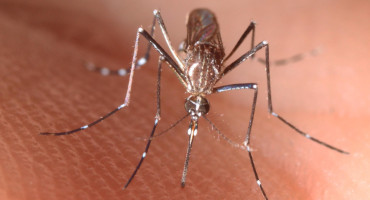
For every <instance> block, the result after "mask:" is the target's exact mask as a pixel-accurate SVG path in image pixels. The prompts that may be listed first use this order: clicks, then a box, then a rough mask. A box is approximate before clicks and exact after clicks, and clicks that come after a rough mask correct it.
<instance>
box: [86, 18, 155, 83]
mask: <svg viewBox="0 0 370 200" xmlns="http://www.w3.org/2000/svg"><path fill="white" fill-rule="evenodd" d="M155 22H156V18H155V17H154V18H153V23H152V27H151V30H150V35H151V36H152V37H154V31H155ZM151 47H152V45H151V43H150V42H149V43H148V46H147V49H146V51H145V54H144V56H143V57H141V58H140V59H139V60H137V62H136V66H135V69H138V68H140V67H141V66H143V65H145V64H146V63H147V62H148V61H149V58H150V49H151ZM85 66H86V68H87V69H88V70H89V71H94V72H97V73H100V74H101V75H103V76H110V75H113V76H115V75H117V76H126V75H127V74H129V73H130V69H125V68H120V69H115V70H113V69H109V68H108V67H104V66H97V65H95V63H93V62H86V63H85Z"/></svg>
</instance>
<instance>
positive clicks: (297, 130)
mask: <svg viewBox="0 0 370 200" xmlns="http://www.w3.org/2000/svg"><path fill="white" fill-rule="evenodd" d="M263 47H265V59H266V63H265V64H266V76H267V99H268V110H269V113H270V114H271V115H272V116H274V117H277V118H278V119H280V120H281V121H282V122H284V123H285V124H286V125H288V126H289V127H291V128H292V129H294V130H295V131H296V132H297V133H299V134H301V135H302V136H304V137H306V138H307V139H310V140H312V141H314V142H316V143H318V144H321V145H323V146H325V147H327V148H329V149H332V150H334V151H337V152H339V153H343V154H349V153H348V152H346V151H343V150H341V149H338V148H336V147H333V146H331V145H329V144H327V143H325V142H322V141H320V140H318V139H316V138H314V137H312V136H310V135H309V134H307V133H305V132H303V131H301V130H300V129H298V128H297V127H295V126H294V125H292V124H291V123H289V122H288V121H286V120H285V119H284V118H282V117H281V116H279V115H278V114H277V113H275V112H274V111H273V109H272V99H271V84H270V62H269V45H268V42H267V41H263V42H260V43H259V44H258V45H257V46H256V47H254V48H253V49H252V50H250V51H248V52H247V53H245V54H244V55H242V56H241V57H240V58H238V59H237V60H235V61H234V62H233V63H231V64H230V65H229V66H227V67H226V68H225V70H224V71H223V72H222V76H224V75H226V74H227V73H228V72H230V71H231V70H233V69H234V68H235V67H237V66H238V65H239V64H241V63H242V62H244V61H245V60H247V59H248V58H249V57H251V56H252V55H253V54H255V53H256V52H257V51H259V50H260V49H262V48H263Z"/></svg>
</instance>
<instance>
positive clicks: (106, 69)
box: [100, 67, 110, 76]
mask: <svg viewBox="0 0 370 200" xmlns="http://www.w3.org/2000/svg"><path fill="white" fill-rule="evenodd" d="M100 73H101V74H102V75H103V76H107V75H108V74H109V73H110V71H109V69H108V68H106V67H104V68H102V69H101V70H100Z"/></svg>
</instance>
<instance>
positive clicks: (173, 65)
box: [40, 28, 185, 136]
mask: <svg viewBox="0 0 370 200" xmlns="http://www.w3.org/2000/svg"><path fill="white" fill-rule="evenodd" d="M140 35H142V36H144V37H145V38H146V39H147V40H148V41H149V42H150V43H151V44H152V45H153V47H154V48H155V49H156V50H157V51H158V52H159V54H160V55H161V57H162V58H163V59H164V61H166V62H167V63H168V64H169V66H170V68H172V69H173V70H174V71H175V72H176V73H177V75H178V77H179V78H180V80H181V79H182V80H184V78H185V76H184V75H183V73H182V70H181V69H180V68H179V67H178V66H177V64H176V63H175V61H173V59H172V58H171V57H170V56H169V55H168V54H167V53H166V52H165V51H164V49H163V48H162V47H161V46H160V45H159V44H158V43H157V42H156V41H155V40H154V39H153V38H152V37H151V36H150V35H149V33H148V32H146V31H145V30H144V29H142V28H139V29H138V31H137V34H136V40H135V47H134V55H133V58H132V65H131V71H130V78H129V82H128V86H127V92H126V97H125V101H124V103H123V104H121V105H120V106H118V107H117V108H116V109H114V110H113V111H111V112H109V113H108V114H106V115H104V116H103V117H101V118H99V119H98V120H95V121H94V122H92V123H90V124H88V125H85V126H82V127H80V128H76V129H73V130H71V131H66V132H59V133H50V132H43V133H40V134H41V135H57V136H58V135H69V134H72V133H75V132H79V131H82V130H86V129H87V128H90V127H92V126H94V125H96V124H97V123H99V122H101V121H103V120H104V119H106V118H108V117H110V116H111V115H113V114H114V113H116V112H117V111H119V110H121V109H122V108H124V107H126V106H128V105H129V103H130V97H131V88H132V81H133V77H134V70H135V68H136V60H137V52H138V47H139V39H140Z"/></svg>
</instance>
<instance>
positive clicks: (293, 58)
mask: <svg viewBox="0 0 370 200" xmlns="http://www.w3.org/2000/svg"><path fill="white" fill-rule="evenodd" d="M319 53H320V49H319V48H315V49H312V50H311V51H309V52H305V53H299V54H296V55H293V56H291V57H289V58H283V59H279V60H275V61H273V62H270V64H272V65H275V66H283V65H287V64H289V63H295V62H299V61H301V60H303V59H305V58H306V57H309V56H316V55H317V54H319ZM257 61H258V62H260V63H262V64H264V65H266V60H265V59H262V58H258V59H257Z"/></svg>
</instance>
